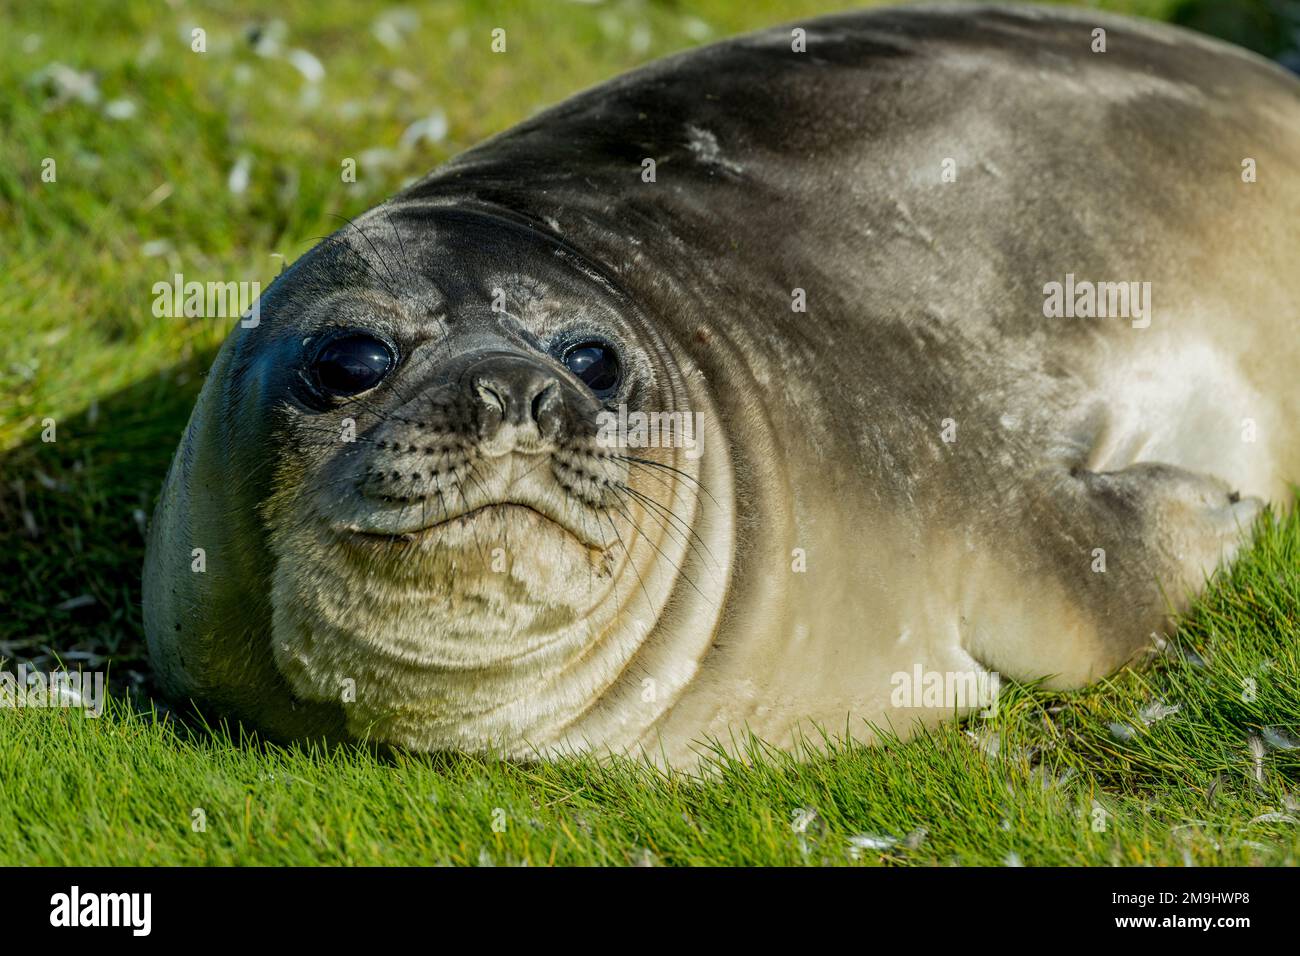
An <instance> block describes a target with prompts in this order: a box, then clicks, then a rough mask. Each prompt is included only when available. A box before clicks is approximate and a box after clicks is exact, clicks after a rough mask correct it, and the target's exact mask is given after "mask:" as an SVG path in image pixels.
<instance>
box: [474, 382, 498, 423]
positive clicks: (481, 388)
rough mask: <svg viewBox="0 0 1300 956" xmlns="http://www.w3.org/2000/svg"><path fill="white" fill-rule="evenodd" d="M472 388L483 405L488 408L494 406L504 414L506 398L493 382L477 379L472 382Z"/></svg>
mask: <svg viewBox="0 0 1300 956" xmlns="http://www.w3.org/2000/svg"><path fill="white" fill-rule="evenodd" d="M474 390H475V391H476V392H478V397H479V398H480V399H481V400H482V402H483V404H484V405H486V406H487V407H488V408H495V409H496V410H497V411H498V412H499V413H500V414H501V415H503V416H504V415H505V413H506V399H505V396H504V395H503V394H502V392H501V390H500V388H499V386H497V384H496V383H495V382H489V381H487V380H485V379H477V380H476V381H475V382H474Z"/></svg>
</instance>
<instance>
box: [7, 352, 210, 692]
mask: <svg viewBox="0 0 1300 956" xmlns="http://www.w3.org/2000/svg"><path fill="white" fill-rule="evenodd" d="M214 356H215V350H210V351H206V352H203V353H201V354H198V355H195V356H193V357H192V358H189V359H187V360H184V361H182V362H179V363H177V364H176V365H173V366H172V367H170V368H168V369H166V370H164V371H162V372H160V373H158V374H155V375H152V376H150V377H148V378H144V379H141V380H139V381H138V382H136V383H135V384H133V385H131V386H130V387H128V388H125V389H122V390H120V391H118V392H115V393H113V394H112V395H108V396H106V397H103V398H100V399H98V400H97V401H95V402H93V403H92V404H91V405H90V406H89V407H88V408H85V409H83V410H81V411H80V412H79V413H77V414H75V415H72V416H70V417H67V418H60V417H55V418H54V438H55V440H54V441H52V442H49V441H45V440H43V435H42V432H43V431H44V429H42V428H41V427H40V426H38V427H37V429H36V430H34V432H33V433H32V434H31V435H30V436H29V437H28V439H27V440H26V441H25V442H23V443H22V444H21V445H19V446H17V447H15V448H13V449H11V450H8V451H5V452H3V453H0V475H3V476H4V480H3V484H2V485H0V590H3V592H4V595H5V596H4V600H3V602H0V603H3V605H4V607H5V611H6V613H5V614H4V615H3V616H0V659H4V660H6V661H7V662H8V663H7V664H6V666H7V667H9V668H13V667H15V666H17V665H19V664H22V663H26V664H28V665H29V666H35V667H38V668H40V669H42V670H47V669H49V668H51V667H57V666H58V665H59V663H62V664H65V665H67V666H68V667H69V668H70V669H74V670H75V669H77V668H82V669H85V670H106V671H107V672H108V678H109V685H110V688H111V690H112V691H113V692H115V693H118V694H121V693H129V694H130V696H131V697H132V698H133V699H135V700H136V701H137V702H141V701H142V699H143V697H145V696H147V695H149V694H150V693H151V692H152V691H153V686H152V681H151V678H150V673H149V668H148V665H147V661H146V649H145V643H144V627H143V622H142V616H141V597H140V595H141V590H140V579H141V568H142V566H143V563H144V545H145V530H146V528H147V526H148V520H149V517H150V516H151V515H152V513H153V507H154V503H155V501H156V500H157V496H158V492H159V491H160V490H161V488H162V482H163V477H164V476H165V474H166V472H167V466H168V464H169V462H170V461H171V456H172V454H173V452H174V451H175V450H176V446H177V445H178V444H179V442H180V438H181V434H182V432H183V431H184V429H185V424H186V422H187V421H188V420H189V415H190V410H191V409H192V408H193V407H194V402H195V399H196V398H197V397H198V393H199V389H200V388H201V387H202V384H203V376H204V375H206V373H207V370H208V367H209V366H210V365H211V364H212V360H213V357H214Z"/></svg>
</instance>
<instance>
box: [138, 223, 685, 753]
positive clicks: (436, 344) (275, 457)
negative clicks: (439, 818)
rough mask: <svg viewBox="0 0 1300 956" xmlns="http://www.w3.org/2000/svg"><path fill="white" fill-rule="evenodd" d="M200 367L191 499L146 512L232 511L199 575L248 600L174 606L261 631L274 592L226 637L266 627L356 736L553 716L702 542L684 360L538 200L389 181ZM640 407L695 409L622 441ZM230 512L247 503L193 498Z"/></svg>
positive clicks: (253, 623)
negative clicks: (208, 454)
mask: <svg viewBox="0 0 1300 956" xmlns="http://www.w3.org/2000/svg"><path fill="white" fill-rule="evenodd" d="M213 379H214V380H217V381H214V382H213V383H211V385H210V389H212V388H215V389H216V391H217V393H216V394H211V395H210V394H208V393H207V392H205V395H204V396H203V398H201V400H200V406H199V409H198V410H197V411H196V413H195V417H194V420H193V421H192V422H191V425H190V435H189V436H187V445H189V444H197V445H198V446H199V448H200V449H201V450H199V451H197V452H195V453H193V454H191V453H190V452H188V451H187V450H186V449H185V448H183V450H182V455H181V456H179V459H178V463H177V465H176V466H175V467H174V468H173V472H174V473H173V475H172V476H171V477H170V479H169V488H168V491H167V492H166V493H165V495H164V502H163V504H162V505H161V506H160V520H159V522H158V524H160V525H163V526H168V525H169V520H168V516H167V512H168V509H169V508H177V507H178V506H179V508H181V509H183V510H188V511H189V512H190V516H189V517H188V521H180V522H170V525H171V531H170V532H169V531H168V530H166V529H164V530H163V531H162V532H155V534H156V535H157V534H159V533H161V534H168V533H173V532H174V531H175V530H176V529H177V528H179V527H180V526H182V525H184V524H188V525H189V527H190V528H192V529H193V528H196V527H205V526H206V527H210V528H212V529H213V533H214V534H218V533H220V534H222V535H224V536H225V537H226V540H220V541H211V542H208V545H209V547H210V548H214V549H215V550H216V551H217V554H214V555H213V556H212V560H211V562H210V565H211V566H210V567H209V568H208V569H207V570H206V572H205V573H207V574H208V575H214V576H216V579H215V580H211V581H210V583H209V584H204V585H200V586H199V590H200V591H203V590H206V589H208V588H209V587H210V586H212V585H215V586H216V587H217V588H218V589H221V590H223V591H225V592H229V591H230V590H231V589H232V588H233V589H236V590H240V589H242V591H243V593H244V594H245V595H246V601H247V602H248V604H247V608H246V609H241V610H240V611H239V612H237V613H238V616H237V618H236V619H235V620H233V621H232V620H226V621H221V620H216V619H213V617H212V613H213V609H214V608H215V607H217V606H219V605H220V603H221V602H220V601H218V600H214V597H215V595H213V594H210V593H209V594H201V593H200V594H194V595H190V596H188V600H186V596H182V597H181V598H179V599H177V603H179V604H180V605H181V606H180V607H178V608H174V609H173V616H174V617H176V618H177V625H178V629H181V630H187V631H195V630H197V631H199V632H200V633H202V634H209V633H210V632H213V631H216V632H220V631H221V629H223V628H227V629H228V628H231V627H232V626H234V625H238V626H239V627H240V628H243V629H245V630H248V629H256V627H257V625H258V621H259V615H258V614H257V613H255V612H254V611H253V610H252V609H253V608H255V607H256V606H257V605H258V604H259V592H269V593H268V594H267V600H268V602H269V606H268V607H266V608H265V609H264V611H265V612H267V613H264V615H263V618H264V622H263V624H262V626H263V627H265V628H266V629H268V630H269V634H265V632H264V636H263V637H262V638H260V640H259V638H258V636H257V635H256V634H252V635H248V636H246V637H244V638H242V639H241V640H242V643H241V646H242V647H244V648H246V649H247V653H249V654H250V655H251V656H254V657H256V656H258V654H259V650H260V647H261V643H260V642H261V641H265V642H266V643H267V644H268V645H269V655H262V656H265V657H266V658H267V661H266V662H264V663H267V662H269V663H270V664H271V665H272V666H273V668H274V672H275V675H274V676H276V677H278V679H279V681H281V682H282V683H283V684H287V688H288V690H289V691H290V693H291V695H292V697H293V699H294V702H295V703H297V702H307V701H317V702H330V703H336V704H339V705H341V706H342V707H343V711H344V714H345V718H346V727H347V730H348V732H349V735H351V736H358V737H359V736H367V737H370V738H372V739H378V740H382V741H386V742H391V743H397V744H402V745H407V746H414V747H419V748H422V749H435V748H444V747H481V746H485V745H493V746H499V747H502V748H504V749H506V750H511V751H515V752H523V751H527V750H528V749H529V748H531V747H534V746H539V745H543V744H545V743H546V742H547V741H554V740H557V739H559V738H560V737H562V736H563V735H564V733H565V730H566V728H568V727H569V726H570V725H571V724H572V723H573V722H574V721H575V720H576V719H577V718H579V717H580V716H582V715H583V714H584V713H585V712H586V711H587V710H588V709H590V708H591V707H592V705H593V703H595V702H596V701H597V699H599V698H600V697H601V695H602V694H604V693H605V692H606V691H607V690H608V689H609V688H610V687H611V686H612V685H613V684H614V683H615V682H616V681H618V680H619V679H620V678H621V677H622V676H623V675H624V672H625V670H626V669H627V667H628V664H629V661H630V660H631V658H632V656H633V655H634V654H635V653H636V651H637V649H638V647H639V646H640V644H641V643H642V642H643V641H644V639H645V638H646V636H647V635H648V634H649V633H650V632H651V631H652V630H653V626H654V624H655V622H656V619H657V616H658V614H659V612H660V610H661V609H662V608H663V607H664V605H665V603H666V602H667V601H668V599H669V597H670V595H671V592H672V591H673V590H674V588H675V587H677V585H678V584H679V583H680V582H679V579H680V578H681V577H682V575H683V573H684V572H685V571H686V569H687V566H688V565H690V564H691V562H692V561H695V560H696V559H697V558H698V557H699V552H700V548H699V545H698V543H697V542H696V541H694V540H693V539H692V536H691V534H692V532H691V525H692V522H693V521H694V520H695V510H696V509H697V508H698V507H699V504H700V496H699V492H698V480H696V479H693V478H692V471H693V465H694V458H695V456H693V455H691V454H690V452H691V446H692V445H696V444H698V443H699V442H700V441H701V440H702V436H697V435H695V434H693V432H692V431H691V428H690V419H689V417H687V416H686V413H687V412H688V411H689V409H688V407H687V402H686V395H685V390H684V387H683V380H682V376H681V374H680V370H679V369H678V368H677V367H676V366H675V364H674V363H673V362H672V361H671V360H670V355H669V351H668V349H667V347H666V346H665V344H664V343H663V342H662V341H661V340H660V339H659V338H658V337H657V334H656V333H655V332H654V331H653V330H652V329H651V328H650V327H649V325H648V324H647V323H646V322H645V320H644V317H642V316H641V315H640V314H639V312H638V311H637V308H636V306H635V304H634V303H632V302H630V301H629V300H628V299H627V297H626V296H624V295H623V294H622V293H621V292H620V291H619V290H618V289H617V288H616V286H615V285H614V283H613V282H612V281H611V280H610V279H609V278H608V277H606V276H604V275H603V274H602V273H601V272H600V271H598V270H597V269H596V268H595V267H594V266H593V265H592V264H591V263H589V262H587V261H585V260H584V259H583V257H582V256H581V255H579V254H578V253H576V252H575V251H574V250H572V249H570V248H568V247H566V246H565V244H564V243H563V242H562V241H561V240H559V239H558V237H556V236H554V235H552V234H549V233H548V232H547V231H546V230H544V229H538V228H537V227H536V226H534V225H533V224H531V223H526V222H520V221H517V220H515V219H513V218H511V217H509V216H503V215H501V214H497V213H490V212H485V211H481V210H475V211H466V210H464V209H455V210H453V209H447V208H440V207H425V208H422V207H419V206H414V207H409V206H408V207H398V208H396V209H391V210H390V209H385V208H382V207H381V209H380V210H377V211H374V212H372V213H370V214H368V215H367V216H366V217H363V218H362V219H361V220H360V221H359V222H358V223H356V224H354V225H351V226H349V227H348V228H347V229H345V230H343V231H341V232H340V233H339V234H338V235H337V236H335V237H333V238H332V239H331V240H330V241H327V242H325V243H323V244H322V245H320V246H318V247H316V249H314V250H313V251H312V252H310V253H309V254H308V255H306V256H304V257H303V259H302V260H300V261H299V262H298V263H296V264H295V265H294V266H293V267H292V268H290V269H289V270H287V271H286V272H285V273H284V274H283V275H282V276H281V277H280V278H279V279H278V280H277V281H276V283H275V284H274V285H273V287H272V288H271V289H270V290H268V292H267V294H266V295H265V296H263V299H262V302H261V304H260V321H259V322H258V323H257V324H256V325H255V326H254V327H251V328H240V329H239V330H237V331H236V333H235V334H234V336H232V339H231V341H230V342H228V343H227V346H226V349H225V350H223V353H222V357H221V358H219V359H218V363H217V366H216V367H215V368H214V373H213ZM647 410H653V411H654V412H655V413H656V415H659V416H662V415H664V414H674V413H675V414H680V415H682V416H683V417H684V420H685V421H686V422H687V430H686V431H687V433H686V434H683V433H682V430H681V429H679V430H678V437H680V438H683V439H684V441H682V442H680V443H679V445H680V446H681V447H667V448H665V447H638V446H639V445H642V444H647V445H648V444H651V442H638V441H635V440H634V441H633V442H631V447H629V444H628V443H627V442H626V441H623V442H620V441H619V440H618V437H619V436H620V435H622V436H623V437H624V438H626V432H625V431H624V432H620V431H619V430H618V429H617V428H612V427H610V426H611V425H612V424H613V423H615V422H617V421H621V420H625V419H626V416H627V415H635V414H636V413H637V412H644V411H647ZM196 433H197V434H196ZM656 437H657V436H656ZM653 444H656V445H658V444H661V443H659V442H657V441H656V442H654V443H653ZM216 449H219V451H218V452H217V455H218V457H217V459H216V460H213V461H210V462H208V463H207V464H208V465H209V466H210V467H213V468H216V467H219V468H220V479H219V480H218V481H215V482H213V481H212V480H208V481H196V480H195V478H196V474H195V471H196V470H195V469H194V468H192V467H190V466H191V465H192V463H193V459H194V457H195V455H198V454H203V453H204V452H205V451H210V450H216ZM178 469H179V471H180V474H179V475H178V474H176V472H177V471H178ZM216 477H217V476H215V475H207V478H208V479H213V478H216ZM214 485H215V486H216V487H214ZM174 486H179V487H174ZM176 493H179V494H180V495H182V497H183V500H182V501H181V502H179V503H178V502H176V501H174V500H173V501H171V502H170V503H169V499H170V498H173V497H174V495H175V494H176ZM223 512H224V513H226V514H231V513H234V512H237V513H238V514H239V516H240V517H241V519H242V523H241V522H236V523H234V524H232V525H229V526H226V527H225V528H224V529H223V530H222V531H221V532H217V530H216V526H217V525H219V522H218V521H216V520H214V521H213V523H212V525H208V524H207V522H206V521H205V520H203V519H202V515H204V514H211V515H214V516H215V515H219V514H221V513H223ZM196 517H198V518H199V520H195V518H196ZM250 518H251V519H253V520H249V519H250ZM175 543H177V544H179V543H180V542H175ZM188 550H189V549H188V548H186V549H184V551H183V552H182V556H183V554H184V553H188ZM154 576H156V575H154ZM263 576H264V577H263ZM687 577H688V578H689V577H691V575H690V574H687ZM687 583H689V584H690V585H691V586H695V584H694V581H693V580H690V581H688V582H687ZM156 590H157V589H155V591H156ZM230 604H231V605H232V606H234V605H236V604H237V598H234V597H233V596H231V597H230ZM163 613H166V611H165V610H164V611H163ZM181 625H183V627H182V626H181ZM159 629H161V630H163V631H164V632H166V631H167V630H168V629H167V626H166V622H165V621H155V622H154V627H152V628H151V632H152V631H154V630H159ZM187 636H188V635H187ZM220 640H221V637H220V634H219V633H215V634H210V636H208V637H207V638H206V641H207V642H218V641H220ZM172 643H175V644H176V645H178V650H177V653H176V655H175V657H176V661H175V663H176V664H177V665H179V666H177V667H176V670H177V671H180V672H185V671H188V673H187V674H185V675H184V678H183V679H181V680H174V681H173V683H174V684H180V685H181V686H182V688H183V689H187V690H190V691H191V692H193V691H194V688H195V685H198V691H199V695H200V696H213V697H216V698H217V699H218V700H221V699H223V698H224V699H226V700H231V699H237V698H240V697H241V696H247V695H246V693H245V694H240V693H236V694H234V695H233V696H232V694H231V692H230V691H231V688H229V687H223V686H221V685H223V684H230V683H247V682H248V678H247V677H246V676H240V675H237V674H236V675H231V674H229V673H223V671H224V670H227V669H228V667H229V665H228V663H227V664H226V665H225V666H224V667H223V666H217V667H215V668H213V667H211V666H207V667H204V666H202V665H196V664H195V663H194V658H195V657H196V656H199V655H195V654H193V653H191V655H190V656H191V659H190V660H188V661H183V660H181V658H183V657H184V656H185V654H184V652H185V645H186V643H187V642H186V641H185V640H184V639H183V638H181V639H177V640H176V641H174V642H172V641H169V642H168V645H169V646H170V645H171V644H172ZM188 643H190V644H193V643H195V642H194V641H193V640H191V641H189V642H188ZM197 643H198V644H199V645H200V646H202V647H205V646H206V643H205V640H204V639H203V638H200V639H199V640H198V642H197ZM155 651H156V656H160V657H162V658H163V660H164V661H166V659H167V658H168V656H169V655H168V653H167V651H168V648H163V649H162V653H161V654H158V653H157V651H158V648H155ZM201 656H202V658H203V659H204V660H205V661H206V662H207V663H208V664H209V665H211V663H212V661H213V660H214V659H216V658H217V657H222V656H225V652H221V651H218V650H209V651H208V652H207V653H203V654H202V655H201ZM165 669H166V668H164V670H165ZM205 684H206V685H209V686H207V687H204V686H203V685H205ZM236 709H239V708H236ZM243 709H244V710H247V709H248V708H247V707H244V708H243ZM263 722H265V720H263Z"/></svg>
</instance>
